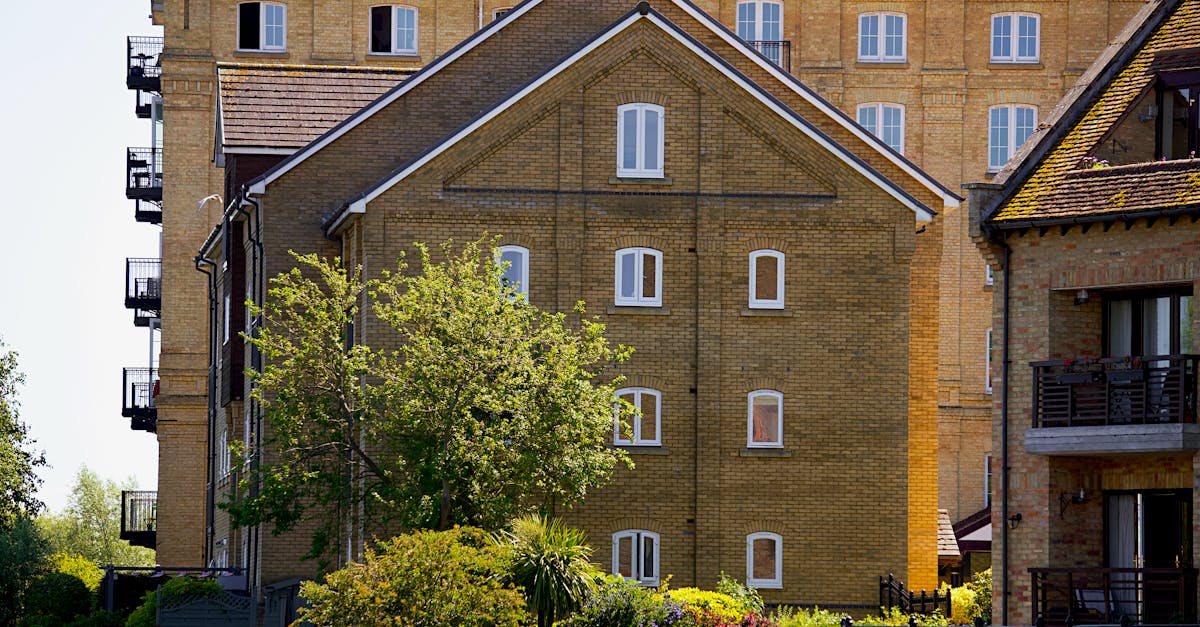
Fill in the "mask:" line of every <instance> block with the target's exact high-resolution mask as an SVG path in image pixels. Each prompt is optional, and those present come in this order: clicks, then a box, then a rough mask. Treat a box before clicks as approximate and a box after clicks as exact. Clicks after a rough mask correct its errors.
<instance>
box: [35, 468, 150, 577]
mask: <svg viewBox="0 0 1200 627" xmlns="http://www.w3.org/2000/svg"><path fill="white" fill-rule="evenodd" d="M135 489H137V482H136V481H134V480H133V479H132V478H131V479H128V480H126V481H125V482H124V483H123V484H118V483H117V482H115V481H113V480H111V479H102V478H101V477H100V476H99V475H97V474H96V473H94V472H92V471H90V470H88V469H87V467H86V466H82V467H80V468H79V472H77V473H76V474H75V485H74V486H72V488H71V496H70V499H69V501H68V502H67V507H66V509H65V510H64V511H63V513H62V514H47V515H44V516H41V517H40V518H38V526H39V527H41V529H42V533H43V534H44V535H45V536H46V537H47V538H48V539H49V540H50V544H51V545H52V546H53V547H54V550H55V551H57V552H61V553H67V554H70V555H75V556H79V557H83V558H85V559H87V560H90V561H91V562H93V563H95V564H103V565H107V564H116V565H118V566H153V565H154V562H155V553H154V550H153V549H147V548H145V547H140V546H133V545H131V544H129V542H127V541H125V540H122V539H121V491H122V490H135ZM84 581H87V579H84Z"/></svg>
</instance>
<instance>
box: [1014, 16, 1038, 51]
mask: <svg viewBox="0 0 1200 627" xmlns="http://www.w3.org/2000/svg"><path fill="white" fill-rule="evenodd" d="M1017 56H1018V57H1020V58H1024V59H1032V58H1035V57H1037V18H1035V17H1032V16H1029V15H1021V16H1018V17H1017Z"/></svg>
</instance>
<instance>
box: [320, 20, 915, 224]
mask: <svg viewBox="0 0 1200 627" xmlns="http://www.w3.org/2000/svg"><path fill="white" fill-rule="evenodd" d="M639 22H648V23H650V24H653V25H654V26H656V27H658V28H659V29H661V31H662V32H664V33H666V34H667V35H668V36H670V37H672V38H674V39H675V40H676V41H678V42H679V43H681V44H683V45H684V46H685V47H687V48H689V49H690V50H691V51H692V52H693V53H695V54H696V55H697V56H699V57H700V58H701V59H703V60H704V61H706V62H707V63H708V64H709V65H711V66H712V67H714V68H716V69H717V70H719V71H720V72H722V73H723V74H724V75H725V76H726V77H727V78H729V79H730V80H732V81H733V82H735V83H736V84H738V86H740V87H741V88H742V89H744V90H746V92H748V93H749V94H750V95H752V96H754V97H755V98H757V99H758V101H759V102H761V103H762V104H764V105H765V106H767V107H768V108H769V109H771V110H772V111H773V112H774V113H775V114H776V115H778V116H780V117H781V118H783V119H784V120H786V121H787V122H788V123H790V124H791V125H792V126H793V127H795V128H796V129H798V130H799V131H800V132H802V133H804V134H805V135H807V136H808V137H809V138H810V139H812V140H814V141H816V142H817V143H818V144H819V145H821V146H822V147H823V148H824V149H825V150H827V151H828V152H829V154H830V156H832V157H833V158H835V159H837V160H839V161H841V162H843V163H845V164H846V165H848V166H849V167H851V168H853V169H854V170H856V171H857V172H858V173H859V174H861V175H862V176H864V177H866V178H867V179H868V180H870V181H871V182H872V183H874V184H875V185H877V186H878V187H879V188H880V189H881V190H883V191H884V192H885V193H886V194H888V195H890V196H892V197H893V198H895V199H896V200H897V201H899V202H900V203H901V204H902V205H904V206H905V207H908V208H909V209H911V210H912V211H913V212H914V213H915V214H916V216H917V219H918V220H920V221H929V220H931V219H932V218H933V216H934V215H937V212H936V211H935V210H933V209H931V208H930V207H928V206H926V205H925V204H924V203H923V202H921V201H920V200H918V199H916V198H914V197H913V196H912V195H911V194H909V193H908V191H907V190H905V189H904V188H903V187H901V186H900V185H898V184H897V183H895V182H893V181H891V180H890V179H888V178H887V177H885V176H883V175H882V174H880V173H879V172H878V171H877V170H875V169H874V168H872V167H871V166H870V165H869V164H868V163H866V162H865V161H863V160H862V159H860V158H858V157H857V156H855V155H854V154H853V153H851V152H850V151H849V150H847V149H846V148H845V147H844V146H842V145H841V144H839V143H837V142H836V141H834V140H833V139H832V138H830V137H829V136H828V135H826V134H825V133H824V132H822V131H821V130H820V129H818V128H817V127H816V126H814V125H813V124H812V123H810V122H809V121H807V120H805V119H804V118H803V117H801V116H800V115H799V114H797V113H796V112H795V111H793V110H792V109H790V108H788V107H787V105H785V104H783V103H782V102H780V101H779V100H778V99H777V98H775V97H774V96H772V95H771V94H770V93H768V92H767V91H766V90H765V89H763V87H762V86H760V85H758V84H757V83H755V82H754V81H752V80H750V79H748V78H747V77H746V76H745V75H743V74H742V73H741V72H738V71H737V69H736V68H734V67H733V66H732V65H730V64H729V63H727V62H726V61H724V60H723V59H721V58H720V57H718V56H717V55H716V54H715V53H713V52H712V51H711V50H709V49H708V48H706V47H705V46H704V45H703V44H701V43H700V42H699V41H697V40H696V39H694V38H693V37H691V36H690V35H688V34H687V33H686V32H684V31H683V30H682V29H680V28H679V27H678V26H677V25H675V24H674V23H672V22H671V21H670V20H668V19H667V18H666V17H664V16H663V15H662V14H660V13H658V12H657V11H655V10H654V9H651V8H650V7H649V6H648V5H645V3H643V4H642V5H640V6H639V8H638V9H637V10H635V11H632V12H630V13H629V14H628V15H626V16H625V17H624V18H622V19H621V20H619V21H617V22H616V23H615V24H613V25H612V26H610V27H609V28H608V29H606V30H605V31H603V32H601V33H599V34H597V35H596V37H594V38H593V39H592V40H591V41H589V42H588V43H587V44H585V45H584V46H583V47H581V48H579V49H578V50H576V51H575V52H574V53H573V54H572V55H570V56H568V57H567V58H566V59H563V60H562V61H561V62H559V63H557V64H556V65H554V66H552V67H550V68H548V69H547V70H546V71H545V72H543V73H542V74H541V75H539V76H537V77H535V78H534V79H533V80H531V81H529V82H528V83H527V84H526V85H524V86H523V87H522V88H521V89H520V90H518V91H517V92H516V93H514V94H513V95H511V96H510V97H508V98H507V99H505V100H504V101H503V102H501V103H499V104H497V105H496V106H494V107H491V108H490V109H488V110H486V111H483V112H481V113H480V114H479V115H477V116H475V117H474V118H473V119H472V120H471V121H469V122H468V123H466V124H464V125H463V126H462V127H460V128H459V129H458V130H457V131H455V132H454V133H453V134H452V135H451V136H450V137H448V138H446V139H445V140H444V141H442V142H440V143H438V144H436V145H434V146H431V147H430V148H429V149H428V150H426V151H424V152H423V153H421V154H420V155H418V156H416V157H415V158H414V159H412V160H410V161H409V162H408V163H406V164H404V165H402V166H400V167H399V168H397V169H396V170H395V171H394V172H393V173H392V174H391V175H389V176H387V177H385V178H384V179H383V180H381V181H379V182H378V183H377V184H375V185H374V186H372V187H371V188H369V189H367V190H365V191H363V193H361V194H360V195H359V196H358V197H356V198H354V199H352V200H351V201H350V202H349V203H348V205H347V207H346V208H345V209H344V210H342V211H340V212H338V214H336V215H335V216H333V218H332V219H331V220H330V221H329V222H328V226H327V228H328V230H330V231H332V230H334V229H336V228H337V226H338V225H339V224H340V223H341V222H342V221H343V220H344V219H345V218H346V216H347V215H348V214H352V213H364V212H365V211H366V207H367V203H369V202H371V201H372V200H374V199H375V198H378V197H379V196H380V195H381V194H383V193H384V192H386V191H387V190H388V189H391V188H392V187H393V186H394V185H396V184H397V183H399V182H400V181H402V180H404V179H405V178H406V177H408V176H409V175H411V174H413V173H414V172H416V171H417V170H419V169H420V168H421V167H422V166H424V165H425V164H427V163H429V162H430V161H431V160H433V159H434V158H435V157H437V156H438V155H440V154H442V153H443V152H445V151H446V150H448V149H450V148H451V147H452V146H454V145H455V144H456V143H458V142H459V141H461V140H463V139H464V138H466V137H467V136H469V135H470V134H471V133H473V132H475V131H476V130H477V129H479V127H481V126H483V125H484V124H486V123H487V122H489V121H491V120H492V119H494V118H495V117H497V116H498V115H500V114H501V113H503V112H504V111H506V110H508V109H509V108H511V107H512V106H514V105H515V104H517V103H518V102H520V101H521V100H522V99H524V98H525V97H526V96H528V95H529V94H530V93H531V92H533V91H534V90H536V89H537V88H538V87H541V86H542V85H543V84H545V83H546V82H547V81H549V80H550V79H552V78H554V77H555V76H557V75H559V74H561V73H562V72H563V71H565V70H566V69H567V68H569V67H571V66H572V65H574V64H575V63H576V62H577V61H578V60H580V59H582V58H583V57H585V56H587V55H588V54H589V53H591V52H592V51H593V50H595V49H596V48H598V47H599V46H601V45H603V44H604V43H606V42H608V41H610V40H611V39H613V38H614V37H616V36H617V35H619V34H620V33H622V32H624V31H625V30H626V29H628V28H629V27H631V26H633V25H634V24H637V23H639Z"/></svg>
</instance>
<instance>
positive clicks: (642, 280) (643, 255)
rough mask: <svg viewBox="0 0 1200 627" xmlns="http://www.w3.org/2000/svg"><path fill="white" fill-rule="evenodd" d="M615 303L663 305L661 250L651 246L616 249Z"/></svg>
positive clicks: (646, 305)
mask: <svg viewBox="0 0 1200 627" xmlns="http://www.w3.org/2000/svg"><path fill="white" fill-rule="evenodd" d="M613 302H614V304H616V305H627V306H635V307H638V306H640V307H661V306H662V253H661V252H659V251H657V250H654V249H653V248H622V249H621V250H618V251H617V264H616V282H615V294H614V301H613Z"/></svg>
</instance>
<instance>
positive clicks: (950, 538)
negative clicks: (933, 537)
mask: <svg viewBox="0 0 1200 627" xmlns="http://www.w3.org/2000/svg"><path fill="white" fill-rule="evenodd" d="M948 557H953V558H957V557H962V554H961V553H959V552H958V540H956V539H955V537H954V525H952V524H950V512H949V511H948V510H944V509H939V510H938V559H945V558H948Z"/></svg>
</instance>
